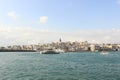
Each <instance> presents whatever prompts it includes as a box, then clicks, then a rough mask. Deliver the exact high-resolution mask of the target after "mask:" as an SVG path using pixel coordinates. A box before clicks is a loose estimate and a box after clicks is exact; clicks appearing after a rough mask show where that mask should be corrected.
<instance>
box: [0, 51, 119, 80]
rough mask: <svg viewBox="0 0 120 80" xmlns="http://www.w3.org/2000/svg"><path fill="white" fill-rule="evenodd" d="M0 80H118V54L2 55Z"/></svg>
mask: <svg viewBox="0 0 120 80" xmlns="http://www.w3.org/2000/svg"><path fill="white" fill-rule="evenodd" d="M0 80H120V52H110V53H109V54H106V55H102V54H99V53H90V52H84V53H63V54H54V55H51V54H50V55H49V54H39V53H37V52H1V53H0Z"/></svg>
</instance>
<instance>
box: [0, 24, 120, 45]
mask: <svg viewBox="0 0 120 80" xmlns="http://www.w3.org/2000/svg"><path fill="white" fill-rule="evenodd" d="M119 35H120V29H109V30H79V31H75V32H59V31H57V30H56V31H53V30H47V29H39V28H33V27H26V26H19V27H18V26H10V25H0V46H4V45H23V44H38V43H48V42H57V41H59V38H60V37H61V38H62V41H86V40H87V41H89V42H92V43H119V41H120V37H119Z"/></svg>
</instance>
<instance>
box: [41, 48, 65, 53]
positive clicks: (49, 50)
mask: <svg viewBox="0 0 120 80" xmlns="http://www.w3.org/2000/svg"><path fill="white" fill-rule="evenodd" d="M63 52H64V51H63V50H60V49H48V50H44V51H40V54H60V53H63Z"/></svg>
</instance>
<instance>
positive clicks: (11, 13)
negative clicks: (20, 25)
mask: <svg viewBox="0 0 120 80" xmlns="http://www.w3.org/2000/svg"><path fill="white" fill-rule="evenodd" d="M8 16H9V17H11V18H12V19H17V16H18V15H17V14H16V12H15V11H11V12H8Z"/></svg>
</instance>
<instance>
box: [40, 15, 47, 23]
mask: <svg viewBox="0 0 120 80" xmlns="http://www.w3.org/2000/svg"><path fill="white" fill-rule="evenodd" d="M47 21H48V17H47V16H41V17H40V23H41V24H45V23H46V22H47Z"/></svg>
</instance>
